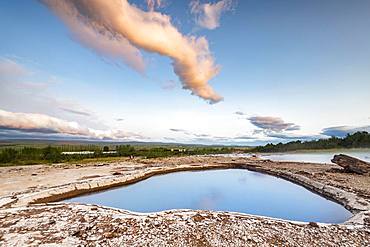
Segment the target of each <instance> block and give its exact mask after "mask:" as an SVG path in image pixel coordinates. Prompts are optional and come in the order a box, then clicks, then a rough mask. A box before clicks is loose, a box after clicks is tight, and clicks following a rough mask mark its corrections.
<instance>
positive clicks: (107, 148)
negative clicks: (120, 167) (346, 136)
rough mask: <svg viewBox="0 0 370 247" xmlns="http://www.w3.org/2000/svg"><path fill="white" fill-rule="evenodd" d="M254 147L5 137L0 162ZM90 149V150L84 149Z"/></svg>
mask: <svg viewBox="0 0 370 247" xmlns="http://www.w3.org/2000/svg"><path fill="white" fill-rule="evenodd" d="M248 150H250V147H229V146H206V145H186V144H175V143H172V144H167V143H122V142H121V143H115V142H65V141H40V140H36V141H33V140H32V141H31V140H26V141H19V140H18V141H2V142H0V166H9V165H32V164H43V163H48V164H51V163H60V162H76V161H78V162H81V161H87V162H88V161H93V160H112V159H117V158H122V157H142V158H158V157H172V156H186V155H204V154H223V153H224V154H226V153H233V152H248ZM83 151H89V152H83Z"/></svg>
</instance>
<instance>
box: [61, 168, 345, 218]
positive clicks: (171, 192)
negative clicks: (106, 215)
mask: <svg viewBox="0 0 370 247" xmlns="http://www.w3.org/2000/svg"><path fill="white" fill-rule="evenodd" d="M68 201H73V202H83V203H92V204H100V205H105V206H111V207H116V208H122V209H127V210H131V211H137V212H157V211H162V210H168V209H209V210H220V211H234V212H242V213H249V214H255V215H264V216H270V217H276V218H282V219H289V220H298V221H317V222H328V223H329V222H330V223H338V222H344V221H345V220H347V219H348V218H349V217H350V216H351V213H350V212H349V211H347V210H346V209H345V208H343V207H342V206H340V205H339V204H336V203H334V202H332V201H329V200H326V199H325V198H323V197H320V196H318V195H317V194H314V193H312V192H310V191H308V190H306V189H305V188H303V187H300V186H298V185H295V184H293V183H290V182H288V181H285V180H283V179H279V178H276V177H273V176H269V175H264V174H261V173H256V172H251V171H247V170H241V169H232V170H213V171H198V172H179V173H172V174H166V175H162V176H155V177H152V178H149V179H147V180H144V181H141V182H138V183H136V184H132V185H129V186H125V187H121V188H117V189H112V190H108V191H104V192H100V193H95V194H90V195H86V196H81V197H77V198H72V199H70V200H68Z"/></svg>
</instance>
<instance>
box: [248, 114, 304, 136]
mask: <svg viewBox="0 0 370 247" xmlns="http://www.w3.org/2000/svg"><path fill="white" fill-rule="evenodd" d="M248 120H249V121H250V122H251V124H253V125H254V126H256V127H258V128H260V129H263V130H267V131H273V132H281V131H293V130H299V129H300V126H298V125H296V124H294V123H286V122H284V121H283V120H282V119H281V118H279V117H261V116H256V117H250V118H248Z"/></svg>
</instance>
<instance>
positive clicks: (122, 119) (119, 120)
mask: <svg viewBox="0 0 370 247" xmlns="http://www.w3.org/2000/svg"><path fill="white" fill-rule="evenodd" d="M124 120H125V119H124V118H116V121H117V122H122V121H124Z"/></svg>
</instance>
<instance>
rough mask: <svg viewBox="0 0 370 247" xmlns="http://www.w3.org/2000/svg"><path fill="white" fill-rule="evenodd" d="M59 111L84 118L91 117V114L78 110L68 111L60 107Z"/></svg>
mask: <svg viewBox="0 0 370 247" xmlns="http://www.w3.org/2000/svg"><path fill="white" fill-rule="evenodd" d="M60 109H61V110H63V111H65V112H69V113H72V114H77V115H82V116H86V117H90V116H91V113H89V112H87V111H79V110H74V109H68V108H63V107H60Z"/></svg>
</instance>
